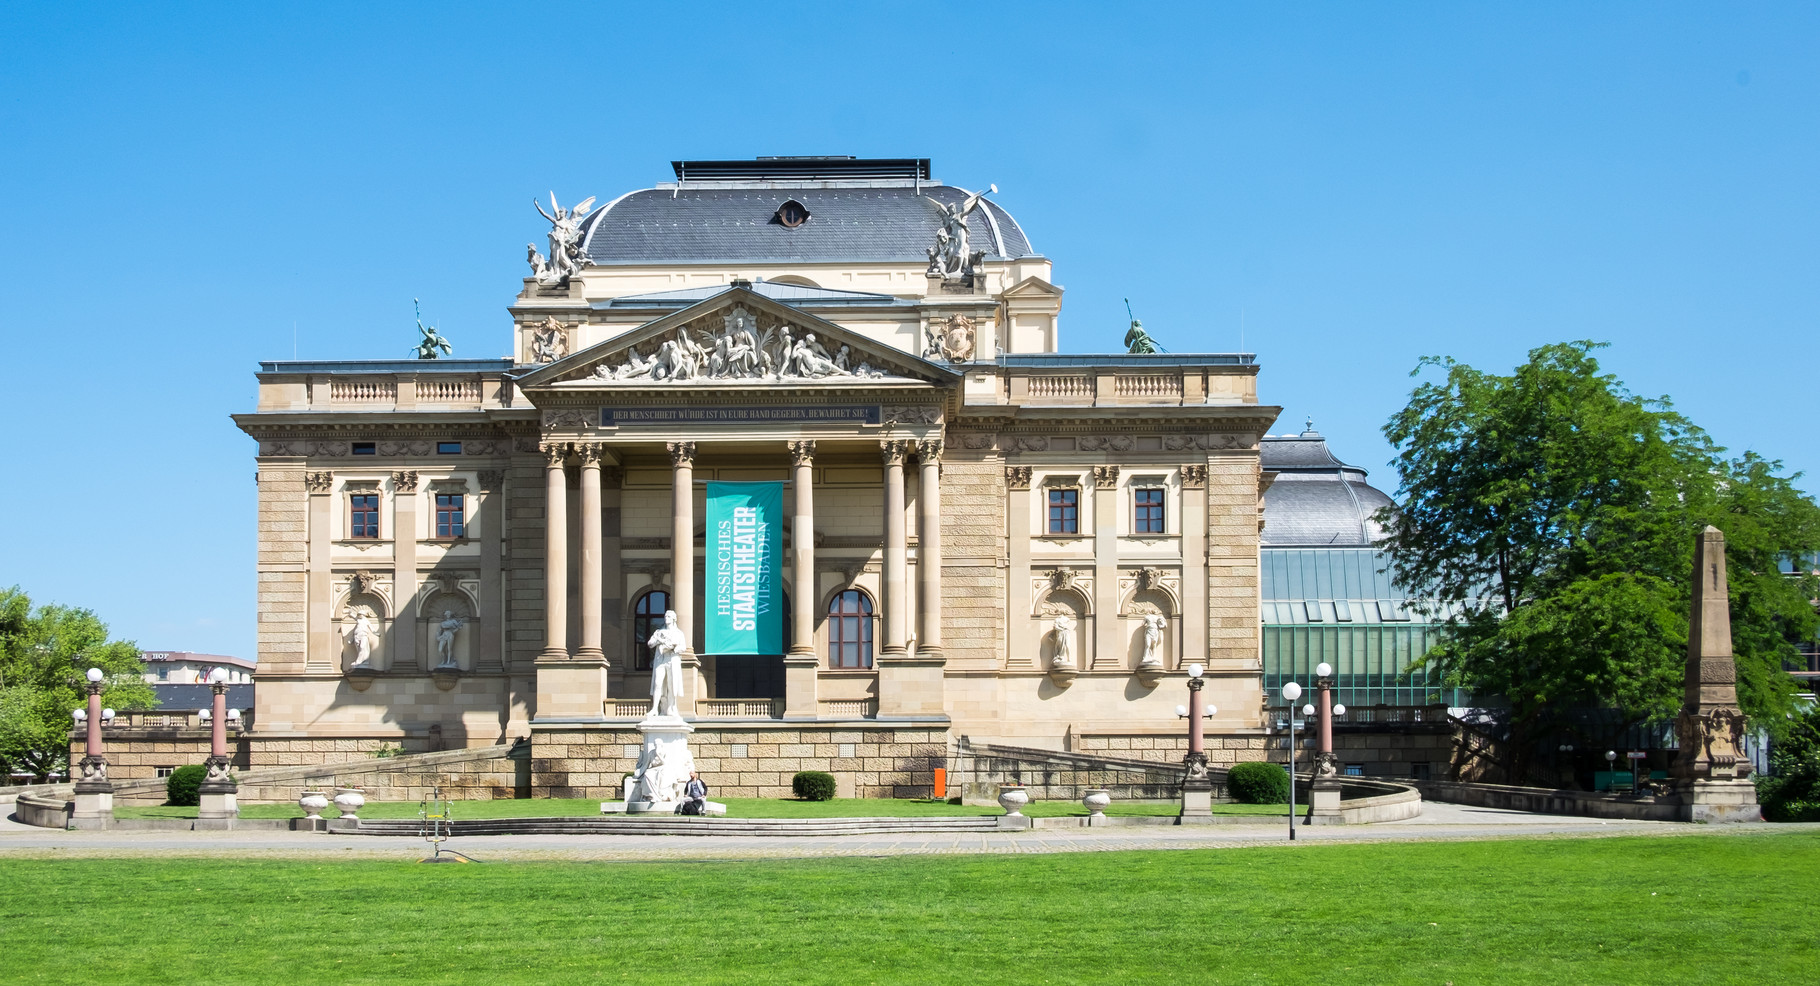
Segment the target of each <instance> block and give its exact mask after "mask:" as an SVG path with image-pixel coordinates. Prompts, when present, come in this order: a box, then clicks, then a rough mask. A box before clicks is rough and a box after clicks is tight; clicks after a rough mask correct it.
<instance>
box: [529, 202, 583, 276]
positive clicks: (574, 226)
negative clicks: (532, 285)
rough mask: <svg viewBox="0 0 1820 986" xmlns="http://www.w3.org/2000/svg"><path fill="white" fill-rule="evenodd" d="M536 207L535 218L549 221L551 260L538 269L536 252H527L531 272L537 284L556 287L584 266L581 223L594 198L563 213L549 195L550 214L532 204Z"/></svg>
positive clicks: (537, 204)
mask: <svg viewBox="0 0 1820 986" xmlns="http://www.w3.org/2000/svg"><path fill="white" fill-rule="evenodd" d="M531 204H532V205H533V206H536V208H537V214H538V215H540V216H542V217H544V218H545V219H547V220H549V221H550V259H549V260H548V261H547V262H546V263H545V264H544V265H543V266H542V267H539V265H538V261H537V258H536V250H535V249H533V250H531V251H530V253H531V257H530V258H529V259H530V261H531V271H532V273H533V274H534V275H535V276H536V277H537V282H538V283H539V284H558V283H561V282H564V281H567V280H568V279H569V275H571V274H573V273H575V272H576V271H578V270H580V269H582V268H583V267H585V266H587V258H586V257H585V256H584V255H583V254H582V250H581V234H582V229H581V221H582V220H583V219H585V218H587V215H588V210H589V209H590V208H593V206H594V196H592V195H590V196H588V197H587V198H585V199H582V200H581V202H580V203H578V204H577V205H576V206H575V207H574V208H572V209H565V208H563V207H562V206H560V205H557V204H556V193H555V192H551V193H550V211H549V212H545V211H543V203H542V202H539V201H537V200H536V199H532V200H531Z"/></svg>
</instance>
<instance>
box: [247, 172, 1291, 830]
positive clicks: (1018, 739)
mask: <svg viewBox="0 0 1820 986" xmlns="http://www.w3.org/2000/svg"><path fill="white" fill-rule="evenodd" d="M674 172H675V180H674V181H670V182H665V183H662V184H659V185H657V186H656V187H654V188H646V189H640V190H637V191H632V192H629V193H626V194H624V195H620V196H618V197H617V198H613V199H612V200H611V201H609V202H608V203H607V204H605V205H604V206H601V207H599V208H597V209H594V208H590V207H591V206H592V201H591V200H590V201H588V202H584V203H582V205H581V206H579V207H577V208H575V209H572V210H571V209H564V208H561V207H559V206H558V205H557V203H556V202H555V201H550V202H549V211H548V212H547V213H546V214H545V215H546V218H548V219H549V220H550V222H549V224H548V225H549V227H550V228H549V231H548V246H547V256H546V255H545V254H546V251H545V250H544V249H539V247H538V246H536V245H534V246H533V247H532V248H531V249H529V250H527V254H528V260H529V266H530V270H529V272H528V276H526V277H524V279H523V281H522V286H521V287H520V289H519V292H518V294H517V297H516V298H514V299H513V300H512V303H511V305H510V307H509V309H508V311H509V324H508V322H507V320H506V319H502V320H501V323H500V329H499V332H500V337H499V344H500V345H501V347H502V348H509V349H510V351H511V353H512V354H513V355H512V356H511V357H510V358H507V359H469V358H438V359H411V360H401V361H360V360H348V361H330V362H310V361H292V362H271V363H263V364H261V366H260V369H259V373H258V380H259V398H258V406H257V408H256V409H255V410H254V411H252V412H250V413H245V414H239V415H236V416H235V421H236V422H237V423H238V425H239V426H240V427H241V428H242V429H243V430H244V431H245V432H246V433H247V434H248V435H249V436H251V437H252V438H253V439H254V440H256V441H257V443H258V450H257V456H258V459H257V461H258V498H259V511H258V518H259V519H258V523H259V531H258V539H259V543H258V562H257V564H258V592H259V638H258V647H259V654H258V670H257V672H256V678H257V681H258V690H257V707H256V709H255V710H254V715H253V718H252V726H251V729H250V732H249V733H248V735H247V737H246V740H247V749H248V750H249V751H250V752H249V757H250V762H249V766H255V767H257V766H265V765H279V764H299V763H317V762H330V761H333V760H336V759H348V758H351V757H355V756H359V755H361V754H362V753H364V752H366V751H368V750H370V749H372V748H374V747H376V746H378V745H381V744H402V745H404V746H405V747H406V748H407V749H411V750H422V749H431V748H456V747H464V746H486V745H492V744H497V743H501V742H507V741H513V740H517V739H520V738H527V737H528V739H529V744H530V750H531V758H532V765H533V766H532V790H533V791H534V793H536V794H538V795H540V796H541V795H545V794H551V795H559V796H579V797H593V796H601V797H610V796H615V795H616V794H617V792H618V790H619V783H620V776H621V774H622V773H623V772H624V771H626V770H629V769H631V766H632V763H633V760H634V758H635V757H636V754H637V744H638V742H639V738H638V733H637V731H636V730H635V728H634V726H635V724H636V723H637V721H638V720H639V719H640V718H641V717H643V716H644V715H645V714H646V713H647V711H649V703H650V679H651V674H650V666H651V654H650V651H649V649H648V647H647V645H646V642H647V641H648V640H649V638H650V636H651V634H652V632H653V631H654V630H655V629H656V628H657V627H658V626H661V625H662V623H663V618H664V614H665V613H666V612H667V611H674V612H675V613H676V614H677V616H678V619H679V623H680V625H681V626H682V628H683V629H684V631H685V635H686V638H687V641H688V648H687V650H686V651H685V652H684V653H683V655H682V659H681V664H682V667H683V672H684V673H683V681H684V694H683V699H682V701H681V702H680V703H679V711H680V713H681V714H682V715H683V716H684V717H685V718H686V719H688V720H690V721H691V722H692V723H693V724H694V726H695V729H696V733H695V744H694V745H695V749H696V753H695V756H696V759H697V762H698V764H700V765H701V766H702V768H703V770H704V772H705V773H707V774H708V775H709V779H710V783H712V784H714V785H715V790H716V791H717V792H720V793H724V794H728V795H737V794H751V795H761V796H762V795H767V794H776V793H782V792H784V791H787V789H788V785H789V780H790V775H791V774H792V773H794V772H795V771H796V770H800V769H824V770H829V771H831V772H833V773H835V774H836V776H837V778H839V779H840V780H841V782H842V785H843V788H845V789H846V790H849V791H851V792H853V793H856V794H860V795H890V794H907V793H916V792H919V791H922V792H926V791H927V788H928V784H929V769H930V767H931V766H932V765H936V764H939V763H940V762H941V761H942V760H943V758H945V757H947V756H949V755H950V753H951V751H952V750H953V749H954V747H955V744H956V743H957V742H958V741H959V740H960V738H961V737H967V738H969V739H972V740H977V741H991V742H998V743H1005V744H1014V745H1020V746H1030V747H1043V748H1049V749H1057V750H1082V751H1096V750H1117V751H1132V753H1131V755H1136V756H1143V757H1147V758H1154V759H1159V760H1179V758H1180V755H1181V751H1182V749H1183V744H1182V740H1181V737H1182V735H1183V733H1184V728H1183V725H1182V723H1181V721H1180V720H1179V719H1178V718H1177V715H1176V712H1175V708H1176V706H1177V705H1178V704H1179V703H1182V702H1184V701H1185V695H1186V689H1185V688H1184V685H1185V683H1186V680H1187V668H1188V667H1189V666H1190V665H1191V664H1199V665H1202V666H1204V667H1205V669H1206V670H1205V674H1206V680H1207V682H1208V684H1207V690H1206V696H1207V699H1208V701H1210V702H1211V703H1213V704H1214V705H1216V706H1217V708H1218V712H1217V713H1216V715H1215V716H1214V718H1213V720H1212V722H1211V725H1210V726H1209V729H1210V732H1211V733H1212V735H1213V736H1214V737H1215V738H1214V740H1213V742H1211V743H1210V747H1212V749H1210V751H1209V754H1210V759H1211V760H1212V761H1213V762H1215V763H1221V762H1232V761H1233V760H1234V759H1259V758H1261V756H1262V754H1261V753H1252V754H1246V753H1245V751H1246V750H1248V749H1250V750H1257V751H1262V750H1263V749H1264V747H1265V746H1266V745H1267V743H1268V740H1267V739H1266V728H1267V723H1268V719H1267V717H1266V714H1265V713H1266V709H1265V702H1264V694H1263V690H1262V683H1263V668H1262V664H1261V649H1260V648H1261V635H1260V634H1261V612H1260V587H1259V571H1260V560H1259V559H1260V555H1259V550H1260V527H1261V524H1262V520H1263V515H1262V513H1261V510H1260V502H1261V499H1260V498H1261V495H1262V492H1263V490H1264V489H1265V488H1266V487H1267V486H1268V484H1269V479H1270V476H1269V474H1268V473H1266V472H1265V471H1264V470H1263V469H1262V468H1261V467H1260V461H1259V448H1260V441H1261V439H1262V437H1263V435H1264V433H1265V432H1266V430H1267V429H1268V428H1269V427H1270V425H1271V423H1272V421H1274V420H1275V418H1276V416H1277V413H1278V408H1276V407H1272V406H1268V405H1264V404H1260V403H1259V402H1258V391H1257V374H1258V366H1257V364H1256V362H1255V360H1254V358H1253V357H1252V356H1250V355H1248V354H1242V353H1215V354H1174V353H1149V354H1142V355H1133V354H1117V355H1092V354H1073V353H1066V352H1063V347H1062V341H1061V333H1060V327H1061V320H1060V315H1061V308H1062V296H1063V292H1062V289H1061V288H1060V287H1058V286H1057V285H1056V283H1055V281H1056V272H1055V271H1054V270H1053V268H1052V263H1051V260H1050V259H1049V258H1047V257H1045V256H1043V255H1042V254H1040V253H1038V252H1037V250H1036V249H1035V248H1034V247H1033V246H1032V245H1031V242H1030V239H1029V238H1028V237H1027V236H1026V234H1025V232H1024V230H1023V229H1022V228H1021V227H1020V226H1019V224H1018V222H1017V221H1016V220H1015V219H1014V218H1013V217H1012V216H1011V214H1010V213H1009V212H1007V211H1006V210H1005V209H1004V208H1001V206H1000V205H999V203H998V202H997V201H996V197H995V196H991V195H986V194H975V193H970V192H967V191H964V190H963V189H961V188H957V187H953V186H949V185H945V184H942V183H940V182H938V181H935V180H934V179H932V178H931V176H930V173H929V163H928V162H927V161H926V160H918V159H907V160H855V159H849V158H838V159H828V158H816V159H803V158H786V159H758V160H756V161H738V162H675V163H674ZM539 211H543V207H542V205H541V204H540V207H539ZM540 235H541V234H540ZM502 273H503V272H502ZM1174 338H1175V344H1176V348H1184V347H1183V346H1182V342H1183V340H1184V338H1191V335H1190V332H1189V331H1183V332H1178V333H1176V334H1175V337H1174ZM457 343H458V344H459V345H461V346H462V347H463V348H464V349H467V348H469V347H474V346H476V345H477V344H479V342H478V341H477V340H457ZM1140 348H1141V347H1140Z"/></svg>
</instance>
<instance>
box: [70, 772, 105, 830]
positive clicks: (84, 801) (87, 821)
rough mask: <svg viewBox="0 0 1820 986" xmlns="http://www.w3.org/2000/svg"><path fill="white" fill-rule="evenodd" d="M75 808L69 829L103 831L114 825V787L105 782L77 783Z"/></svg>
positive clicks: (71, 814) (71, 813)
mask: <svg viewBox="0 0 1820 986" xmlns="http://www.w3.org/2000/svg"><path fill="white" fill-rule="evenodd" d="M75 800H76V807H75V810H74V811H72V812H70V828H73V829H105V828H112V827H113V825H114V785H112V784H110V783H108V782H107V781H78V782H77V783H76V799H75Z"/></svg>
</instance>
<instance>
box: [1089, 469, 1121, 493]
mask: <svg viewBox="0 0 1820 986" xmlns="http://www.w3.org/2000/svg"><path fill="white" fill-rule="evenodd" d="M1118 485H1119V467H1118V466H1094V467H1093V488H1094V489H1096V490H1110V489H1117V488H1118Z"/></svg>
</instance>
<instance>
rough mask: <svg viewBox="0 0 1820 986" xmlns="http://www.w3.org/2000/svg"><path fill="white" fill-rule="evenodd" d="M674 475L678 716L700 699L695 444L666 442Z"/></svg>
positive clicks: (672, 565) (690, 712) (672, 596)
mask: <svg viewBox="0 0 1820 986" xmlns="http://www.w3.org/2000/svg"><path fill="white" fill-rule="evenodd" d="M664 447H665V448H667V449H669V450H670V463H671V465H672V466H674V471H673V472H672V473H671V477H670V483H671V486H670V589H671V592H670V608H671V609H673V610H675V611H676V622H677V624H678V625H679V626H681V627H682V628H683V636H684V637H685V638H687V640H688V641H689V647H688V649H687V650H685V651H683V654H682V666H683V697H682V701H681V702H678V703H677V705H676V713H677V715H681V716H692V715H694V714H695V700H696V699H697V698H699V697H701V685H700V682H699V680H698V678H699V670H698V669H699V668H700V667H701V660H700V658H699V657H698V656H697V654H696V651H695V632H696V631H695V443H694V442H666V443H665V445H664Z"/></svg>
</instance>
